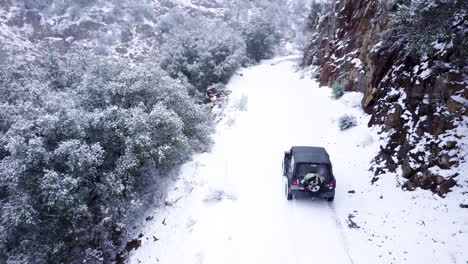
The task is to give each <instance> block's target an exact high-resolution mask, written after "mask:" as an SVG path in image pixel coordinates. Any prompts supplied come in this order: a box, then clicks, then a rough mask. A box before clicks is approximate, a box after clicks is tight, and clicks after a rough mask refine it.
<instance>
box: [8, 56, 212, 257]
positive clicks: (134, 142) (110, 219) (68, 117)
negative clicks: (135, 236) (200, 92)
mask: <svg viewBox="0 0 468 264" xmlns="http://www.w3.org/2000/svg"><path fill="white" fill-rule="evenodd" d="M37 65H40V66H34V65H32V64H30V63H29V64H28V63H25V64H23V63H18V62H16V63H9V64H8V67H4V68H2V69H0V94H2V96H1V97H0V215H2V217H1V220H0V221H1V222H0V262H1V263H84V262H86V263H110V262H111V260H112V258H113V257H114V256H115V252H116V251H117V250H118V249H119V247H120V246H121V245H122V244H123V241H121V239H122V238H123V235H124V234H125V233H126V232H127V230H128V229H129V225H130V224H131V222H132V220H133V219H132V212H135V211H136V210H137V209H138V205H139V204H141V203H142V202H143V201H145V200H147V199H148V197H147V196H146V195H148V193H150V189H149V188H154V184H157V183H158V179H157V178H154V177H153V176H151V175H148V174H143V173H141V171H140V168H142V167H143V166H152V167H156V168H158V169H159V170H161V171H167V170H170V169H171V168H173V167H174V166H177V165H179V164H182V163H183V162H185V161H187V160H188V159H189V158H190V156H191V154H192V153H194V152H195V151H205V150H207V149H208V148H209V146H210V144H211V138H210V135H211V133H212V131H213V123H212V120H211V115H210V112H209V109H208V108H207V107H205V106H202V105H199V104H196V103H195V99H194V98H192V97H190V96H189V95H188V91H187V86H188V84H187V85H184V84H183V82H179V81H176V80H173V79H172V78H170V77H169V76H167V74H166V73H165V72H164V71H163V70H161V69H160V68H159V67H158V66H157V65H155V64H152V63H146V62H145V63H141V64H138V65H133V66H131V65H132V64H131V63H130V62H129V61H127V60H125V59H109V58H101V57H95V56H90V55H87V56H85V55H84V54H81V55H78V56H76V55H73V54H72V55H71V56H70V57H68V58H65V59H59V58H57V57H52V58H48V59H44V60H43V61H39V64H37Z"/></svg>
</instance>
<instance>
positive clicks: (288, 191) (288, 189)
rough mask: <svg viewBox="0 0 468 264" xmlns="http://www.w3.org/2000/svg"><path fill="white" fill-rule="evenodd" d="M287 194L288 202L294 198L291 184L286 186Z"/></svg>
mask: <svg viewBox="0 0 468 264" xmlns="http://www.w3.org/2000/svg"><path fill="white" fill-rule="evenodd" d="M284 186H285V194H286V199H287V200H292V198H293V196H292V193H291V189H290V188H289V184H287V183H286V184H285V185H284Z"/></svg>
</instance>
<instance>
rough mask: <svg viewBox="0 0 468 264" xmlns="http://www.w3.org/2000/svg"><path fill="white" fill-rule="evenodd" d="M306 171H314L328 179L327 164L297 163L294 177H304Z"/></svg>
mask: <svg viewBox="0 0 468 264" xmlns="http://www.w3.org/2000/svg"><path fill="white" fill-rule="evenodd" d="M307 173H316V174H318V175H320V176H322V177H324V178H325V179H330V171H329V169H328V166H326V165H323V164H316V163H299V164H297V167H296V173H295V174H296V178H304V176H305V175H306V174H307Z"/></svg>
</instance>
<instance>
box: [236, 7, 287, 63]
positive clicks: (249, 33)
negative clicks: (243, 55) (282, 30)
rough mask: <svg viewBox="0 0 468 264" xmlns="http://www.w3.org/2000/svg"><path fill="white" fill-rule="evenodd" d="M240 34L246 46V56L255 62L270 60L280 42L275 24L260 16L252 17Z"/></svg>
mask: <svg viewBox="0 0 468 264" xmlns="http://www.w3.org/2000/svg"><path fill="white" fill-rule="evenodd" d="M242 34H243V37H244V40H245V44H246V46H247V55H248V56H249V58H250V59H252V60H254V61H257V62H258V61H260V60H262V59H268V58H271V57H272V56H273V55H274V54H273V53H274V50H275V47H276V45H277V44H278V43H279V40H280V35H279V34H278V32H277V30H276V26H275V24H274V23H273V22H272V21H269V20H267V19H265V18H264V17H263V16H261V15H255V16H253V17H252V18H251V19H250V20H249V22H248V23H247V24H246V25H245V26H244V28H243V31H242Z"/></svg>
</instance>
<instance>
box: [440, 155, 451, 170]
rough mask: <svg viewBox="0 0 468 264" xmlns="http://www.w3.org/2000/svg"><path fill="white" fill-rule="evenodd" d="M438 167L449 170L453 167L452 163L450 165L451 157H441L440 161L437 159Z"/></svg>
mask: <svg viewBox="0 0 468 264" xmlns="http://www.w3.org/2000/svg"><path fill="white" fill-rule="evenodd" d="M437 165H438V166H439V167H440V168H441V169H449V168H450V166H451V163H450V157H449V156H448V155H446V154H444V155H442V156H440V157H439V158H438V159H437Z"/></svg>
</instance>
